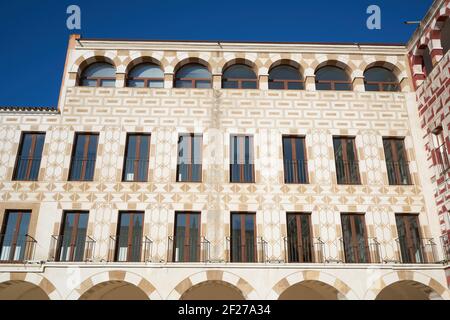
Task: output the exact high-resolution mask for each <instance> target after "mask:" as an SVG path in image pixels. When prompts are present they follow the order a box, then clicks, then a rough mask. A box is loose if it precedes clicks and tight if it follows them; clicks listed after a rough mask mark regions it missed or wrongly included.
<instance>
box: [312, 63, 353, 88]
mask: <svg viewBox="0 0 450 320" xmlns="http://www.w3.org/2000/svg"><path fill="white" fill-rule="evenodd" d="M315 75H316V90H339V91H351V90H352V82H351V79H350V77H349V75H348V73H347V71H346V70H344V69H343V68H341V67H338V66H332V65H326V66H324V67H320V68H319V69H317V71H316V74H315Z"/></svg>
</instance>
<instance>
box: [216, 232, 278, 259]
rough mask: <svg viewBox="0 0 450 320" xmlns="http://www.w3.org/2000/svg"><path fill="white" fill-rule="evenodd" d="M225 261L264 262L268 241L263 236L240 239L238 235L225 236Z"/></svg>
mask: <svg viewBox="0 0 450 320" xmlns="http://www.w3.org/2000/svg"><path fill="white" fill-rule="evenodd" d="M225 242H226V252H227V256H226V262H231V263H266V262H269V256H268V254H267V250H268V246H269V243H268V242H267V241H266V240H264V238H263V237H258V238H256V239H253V238H250V239H246V240H245V241H241V239H240V237H234V238H233V237H226V238H225Z"/></svg>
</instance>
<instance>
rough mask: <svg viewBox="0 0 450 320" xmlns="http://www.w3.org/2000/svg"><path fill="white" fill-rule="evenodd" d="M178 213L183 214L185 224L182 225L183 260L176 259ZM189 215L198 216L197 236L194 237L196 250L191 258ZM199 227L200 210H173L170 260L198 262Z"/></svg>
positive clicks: (199, 249) (199, 254)
mask: <svg viewBox="0 0 450 320" xmlns="http://www.w3.org/2000/svg"><path fill="white" fill-rule="evenodd" d="M180 215H184V216H185V224H186V225H185V226H184V230H185V231H184V237H183V240H184V241H183V258H184V259H183V261H176V259H175V258H176V245H177V238H178V230H177V229H178V223H177V222H178V217H179V216H180ZM191 215H195V216H197V217H198V237H196V239H195V240H196V243H195V246H196V250H195V252H194V254H195V255H196V256H195V257H194V258H193V259H191V250H192V248H191V245H192V243H190V240H191V238H190V237H189V236H190V231H191V230H190V225H191V222H192V221H191ZM201 227H202V218H201V212H200V211H176V212H175V223H174V233H173V235H174V237H173V239H174V241H173V249H172V261H173V262H177V263H178V262H180V263H183V262H200V256H201ZM186 247H188V248H189V249H188V250H185V248H186Z"/></svg>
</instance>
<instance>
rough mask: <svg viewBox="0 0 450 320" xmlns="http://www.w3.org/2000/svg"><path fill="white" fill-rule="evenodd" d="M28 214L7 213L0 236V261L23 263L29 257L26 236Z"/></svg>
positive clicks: (28, 241)
mask: <svg viewBox="0 0 450 320" xmlns="http://www.w3.org/2000/svg"><path fill="white" fill-rule="evenodd" d="M30 217H31V214H30V212H21V211H7V212H6V213H5V217H4V220H3V227H2V233H1V234H0V261H24V260H26V259H29V258H31V257H30V253H31V252H30V249H32V248H31V247H29V245H30V239H29V237H28V236H27V232H28V226H29V224H30Z"/></svg>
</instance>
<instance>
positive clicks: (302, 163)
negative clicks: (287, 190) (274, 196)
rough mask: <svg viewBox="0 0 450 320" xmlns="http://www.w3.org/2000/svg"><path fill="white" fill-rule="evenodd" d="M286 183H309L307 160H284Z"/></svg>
mask: <svg viewBox="0 0 450 320" xmlns="http://www.w3.org/2000/svg"><path fill="white" fill-rule="evenodd" d="M284 182H285V183H308V161H307V160H284Z"/></svg>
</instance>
